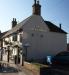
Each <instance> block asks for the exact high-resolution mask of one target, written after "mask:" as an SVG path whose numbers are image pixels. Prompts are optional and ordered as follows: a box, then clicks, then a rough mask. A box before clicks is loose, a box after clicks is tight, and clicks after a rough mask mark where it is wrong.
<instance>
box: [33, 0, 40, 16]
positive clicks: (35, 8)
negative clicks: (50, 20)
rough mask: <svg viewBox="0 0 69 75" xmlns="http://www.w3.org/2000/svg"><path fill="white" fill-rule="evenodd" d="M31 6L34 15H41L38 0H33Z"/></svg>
mask: <svg viewBox="0 0 69 75" xmlns="http://www.w3.org/2000/svg"><path fill="white" fill-rule="evenodd" d="M32 7H33V14H34V15H41V5H40V4H39V0H38V1H36V0H34V4H33V6H32Z"/></svg>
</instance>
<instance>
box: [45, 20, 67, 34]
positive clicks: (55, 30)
mask: <svg viewBox="0 0 69 75" xmlns="http://www.w3.org/2000/svg"><path fill="white" fill-rule="evenodd" d="M45 23H46V25H47V26H48V28H49V29H50V31H52V32H59V33H65V34H67V33H66V32H65V31H64V30H62V29H61V28H59V27H57V26H56V25H55V24H53V23H51V22H50V21H45Z"/></svg>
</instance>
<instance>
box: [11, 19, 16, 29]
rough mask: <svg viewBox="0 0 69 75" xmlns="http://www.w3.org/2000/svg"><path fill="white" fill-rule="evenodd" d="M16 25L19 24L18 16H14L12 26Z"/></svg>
mask: <svg viewBox="0 0 69 75" xmlns="http://www.w3.org/2000/svg"><path fill="white" fill-rule="evenodd" d="M16 25H17V21H16V18H13V21H12V28H13V27H15V26H16Z"/></svg>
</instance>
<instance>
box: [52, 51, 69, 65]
mask: <svg viewBox="0 0 69 75" xmlns="http://www.w3.org/2000/svg"><path fill="white" fill-rule="evenodd" d="M51 62H52V65H63V66H68V65H69V51H64V52H60V53H58V54H57V55H55V56H54V57H53V58H52V60H51Z"/></svg>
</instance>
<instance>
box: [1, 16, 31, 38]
mask: <svg viewBox="0 0 69 75" xmlns="http://www.w3.org/2000/svg"><path fill="white" fill-rule="evenodd" d="M30 18H31V16H30V17H28V18H26V19H25V20H23V21H22V22H20V23H19V24H17V25H16V26H15V27H13V28H12V29H11V30H9V31H8V32H7V33H6V34H5V35H4V36H3V37H2V38H4V37H6V36H8V35H11V34H13V33H16V32H17V31H18V30H19V29H21V28H22V26H23V25H24V24H25V23H26V22H27V21H28V20H29V19H30Z"/></svg>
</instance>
